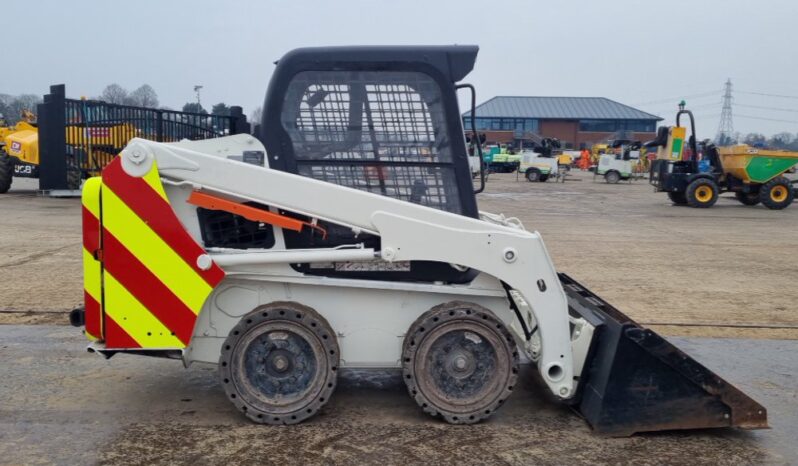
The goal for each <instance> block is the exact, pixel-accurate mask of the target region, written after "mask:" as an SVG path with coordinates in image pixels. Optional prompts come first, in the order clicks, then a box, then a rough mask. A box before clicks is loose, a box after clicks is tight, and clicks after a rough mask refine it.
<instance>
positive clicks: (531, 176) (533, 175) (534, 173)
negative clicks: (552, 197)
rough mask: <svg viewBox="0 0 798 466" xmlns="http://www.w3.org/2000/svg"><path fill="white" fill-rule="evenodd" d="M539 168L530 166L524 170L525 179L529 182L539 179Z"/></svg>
mask: <svg viewBox="0 0 798 466" xmlns="http://www.w3.org/2000/svg"><path fill="white" fill-rule="evenodd" d="M540 176H541V175H540V170H538V169H536V168H530V169H529V170H527V171H526V179H527V181H530V182H535V181H540Z"/></svg>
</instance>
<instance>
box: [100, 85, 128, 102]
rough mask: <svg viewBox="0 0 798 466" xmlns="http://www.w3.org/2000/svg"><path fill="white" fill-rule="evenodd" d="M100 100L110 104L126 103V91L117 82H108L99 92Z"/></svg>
mask: <svg viewBox="0 0 798 466" xmlns="http://www.w3.org/2000/svg"><path fill="white" fill-rule="evenodd" d="M100 100H104V101H106V102H109V103H112V104H127V103H128V92H127V90H125V88H124V87H122V86H120V85H119V84H116V83H114V84H109V85H107V86H105V89H103V93H102V94H100Z"/></svg>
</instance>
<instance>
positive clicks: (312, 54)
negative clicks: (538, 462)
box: [72, 46, 767, 435]
mask: <svg viewBox="0 0 798 466" xmlns="http://www.w3.org/2000/svg"><path fill="white" fill-rule="evenodd" d="M477 50H478V49H477V47H474V46H447V47H333V48H308V49H298V50H295V51H293V52H291V53H289V54H287V55H286V56H284V57H283V58H282V59H281V60H280V61H279V63H278V65H277V67H276V70H275V73H274V76H273V77H272V80H271V83H270V85H269V90H268V93H267V96H266V103H265V111H264V117H263V120H262V122H261V125H260V130H259V134H260V137H259V138H256V137H252V136H249V135H236V136H229V137H223V138H218V139H211V140H204V141H194V142H192V141H183V142H178V143H169V144H167V143H156V142H151V141H147V140H143V139H134V140H132V141H131V142H130V144H129V145H128V146H127V147H126V148H125V149H124V151H122V153H121V154H120V155H119V157H117V159H116V160H115V161H114V162H113V163H111V164H110V165H109V166H108V167H107V168H106V169H105V170H104V171H103V173H102V176H101V177H97V178H92V179H89V180H88V181H87V182H86V184H85V187H84V194H83V230H84V251H83V255H84V268H85V299H86V303H85V308H83V309H79V310H76V311H74V312H73V315H72V319H73V323H75V324H76V325H79V326H83V327H85V333H86V335H87V336H88V337H89V338H90V339H91V340H92V342H91V344H90V346H89V349H90V350H91V351H95V352H98V353H100V354H103V355H105V356H106V357H110V356H112V355H113V354H115V353H120V352H126V353H135V354H143V355H150V356H161V357H173V358H180V359H182V360H183V362H184V364H186V365H188V364H191V363H194V362H202V363H213V364H218V365H219V376H220V382H221V384H222V387H223V388H224V390H225V392H226V394H227V396H228V397H229V399H230V401H231V402H232V403H233V404H234V405H235V407H236V409H239V410H240V411H242V412H243V413H244V414H245V415H246V416H248V417H249V418H250V419H252V420H253V421H255V422H259V423H267V424H293V423H297V422H300V421H303V420H305V419H307V418H310V417H311V416H313V415H314V414H316V413H317V412H318V411H319V410H320V409H322V407H323V406H324V404H325V403H326V402H327V401H328V400H329V399H330V397H331V396H332V395H333V391H334V390H335V387H336V378H337V374H338V369H339V368H361V369H368V368H379V369H385V368H396V369H401V372H402V377H403V379H404V381H405V383H406V384H407V388H408V391H409V393H410V395H411V396H412V397H413V398H414V399H415V400H416V402H417V403H418V404H419V406H420V407H421V408H422V409H423V410H424V411H426V412H428V413H430V414H432V415H439V416H441V417H442V418H444V419H445V420H446V421H448V422H451V423H466V424H469V423H474V422H478V421H480V420H482V419H485V418H487V417H488V416H490V415H492V414H493V413H494V412H495V411H496V410H498V409H499V408H500V407H501V405H502V404H503V403H504V401H505V400H506V399H507V397H508V396H510V395H511V393H512V391H513V388H514V386H515V385H516V382H517V378H518V372H519V364H520V363H521V362H524V361H531V362H532V363H533V364H535V365H536V366H537V368H538V369H539V373H540V378H541V379H542V381H543V383H544V384H545V386H546V387H547V388H548V390H550V391H551V393H552V394H553V396H554V397H556V398H557V399H558V400H560V401H561V402H563V403H567V404H569V405H572V406H573V407H574V408H575V409H576V410H577V411H578V412H580V413H581V414H582V415H583V416H584V417H585V418H586V419H587V421H588V422H589V423H590V424H591V425H592V426H593V427H594V429H596V430H597V431H599V432H601V433H605V434H611V435H630V434H632V433H635V432H640V431H651V430H662V429H680V428H703V427H728V426H738V427H745V428H760V427H766V426H767V417H766V412H765V409H764V408H763V407H762V406H761V405H759V404H758V403H756V402H755V401H753V400H751V399H750V398H748V397H747V396H746V395H744V394H743V393H741V392H740V391H738V390H737V389H736V388H734V387H733V386H731V385H730V384H728V383H727V382H725V381H724V380H722V379H720V378H719V377H718V376H716V375H715V374H713V373H712V372H710V371H709V370H707V369H706V368H704V367H703V366H701V365H700V364H698V363H697V362H696V361H694V360H693V359H691V358H690V357H688V356H687V355H685V354H684V353H682V352H681V351H679V350H678V349H676V348H675V347H673V346H672V345H670V344H669V343H668V342H667V341H666V340H664V339H663V338H661V337H660V336H658V335H657V334H656V333H654V332H652V331H650V330H648V329H645V328H642V327H640V326H639V325H637V324H636V323H634V322H633V321H632V320H630V319H629V318H628V317H626V316H625V315H624V314H622V313H621V312H619V311H618V310H616V309H615V308H613V307H612V306H610V305H609V304H607V303H606V302H604V301H603V300H601V299H600V298H598V297H597V296H594V295H593V294H592V293H590V292H589V291H588V290H587V289H585V288H584V287H583V286H581V285H579V284H578V283H576V282H575V281H574V280H572V279H570V278H569V277H567V276H566V275H563V274H559V275H558V274H557V272H556V271H555V268H554V266H553V264H552V261H551V259H550V258H549V256H548V253H547V251H546V248H545V246H544V244H543V241H542V239H541V237H540V235H539V234H538V233H536V232H532V231H527V230H526V229H525V228H524V227H523V225H522V224H521V222H520V221H518V220H517V219H514V218H506V217H504V216H502V215H495V214H489V213H484V212H479V211H478V210H477V204H476V198H475V192H474V188H473V185H472V181H471V174H470V172H469V166H468V159H467V152H466V147H465V140H464V137H463V127H462V124H461V122H460V117H459V115H460V110H459V108H458V104H457V96H456V91H457V89H458V88H463V87H468V88H470V89H471V92H472V96H471V97H472V108H473V101H474V97H473V88H471V87H470V86H468V85H457V84H456V83H457V82H458V81H460V80H462V79H463V78H464V77H465V76H466V74H468V72H470V71H471V69H472V68H473V65H474V62H475V60H476V54H477ZM472 115H473V109H472ZM480 158H481V157H480ZM483 180H484V177H483ZM482 186H483V187H484V181H483V183H482Z"/></svg>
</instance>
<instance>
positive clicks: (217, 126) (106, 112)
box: [39, 85, 249, 190]
mask: <svg viewBox="0 0 798 466" xmlns="http://www.w3.org/2000/svg"><path fill="white" fill-rule="evenodd" d="M242 132H249V125H248V123H247V121H246V116H245V115H244V114H243V111H242V109H241V107H232V108H231V113H230V115H229V116H226V115H208V114H200V113H189V112H179V111H174V110H160V109H154V108H145V107H134V106H129V105H118V104H110V103H108V102H102V101H96V100H76V99H67V98H66V97H65V88H64V86H63V85H57V86H51V87H50V94H48V95H46V96H44V103H42V104H41V105H40V106H39V152H40V167H39V175H40V176H39V188H40V189H41V190H54V189H74V188H76V186H75V184H76V183H77V184H79V181H80V178H84V177H86V176H92V175H96V174H98V173H99V172H100V171H101V170H102V168H103V167H105V166H106V165H107V164H108V163H110V162H111V161H112V160H113V159H114V157H116V156H117V155H118V154H119V153H120V152H121V151H122V149H124V147H125V146H126V145H127V143H128V142H129V141H130V140H131V139H132V138H134V137H138V138H144V139H150V140H153V141H159V142H174V141H179V140H182V139H191V140H197V139H209V138H215V137H220V136H227V135H231V134H238V133H242Z"/></svg>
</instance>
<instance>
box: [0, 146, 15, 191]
mask: <svg viewBox="0 0 798 466" xmlns="http://www.w3.org/2000/svg"><path fill="white" fill-rule="evenodd" d="M13 180H14V159H12V158H11V157H10V156H9V155H8V154H6V152H5V151H4V150H3V149H0V194H3V193H7V192H8V190H9V189H11V182H12V181H13Z"/></svg>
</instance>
